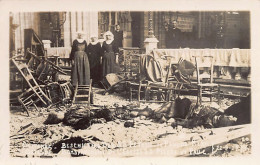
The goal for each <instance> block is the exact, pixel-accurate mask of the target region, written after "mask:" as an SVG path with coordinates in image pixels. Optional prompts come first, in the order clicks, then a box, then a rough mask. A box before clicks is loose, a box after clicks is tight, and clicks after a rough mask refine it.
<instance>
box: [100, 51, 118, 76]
mask: <svg viewBox="0 0 260 165" xmlns="http://www.w3.org/2000/svg"><path fill="white" fill-rule="evenodd" d="M115 61H116V59H115V54H114V53H113V52H105V54H104V57H103V58H102V68H103V69H102V71H103V72H102V73H103V77H105V76H106V75H107V74H109V73H115V64H116V62H115Z"/></svg>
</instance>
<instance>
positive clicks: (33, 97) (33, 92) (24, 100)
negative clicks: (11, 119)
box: [11, 57, 52, 116]
mask: <svg viewBox="0 0 260 165" xmlns="http://www.w3.org/2000/svg"><path fill="white" fill-rule="evenodd" d="M11 60H12V62H13V63H14V65H15V66H16V68H17V69H18V70H19V72H20V73H21V75H22V76H23V78H24V79H25V81H26V82H27V84H28V86H29V89H27V90H26V91H25V92H24V93H22V94H21V95H19V96H18V101H19V102H20V103H21V105H22V106H23V108H24V110H25V111H26V112H27V114H28V116H29V112H28V107H29V106H31V105H33V106H35V107H36V108H37V106H36V103H37V102H39V101H40V102H42V103H43V104H44V105H45V106H49V105H50V104H52V101H51V99H50V98H49V97H48V96H47V95H46V94H45V93H44V92H43V90H42V88H41V87H40V85H39V84H38V83H37V82H36V80H35V79H34V77H33V75H32V73H31V71H30V70H29V68H28V66H27V65H26V64H25V63H19V62H17V61H15V57H14V58H12V59H11Z"/></svg>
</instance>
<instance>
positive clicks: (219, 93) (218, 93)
mask: <svg viewBox="0 0 260 165" xmlns="http://www.w3.org/2000/svg"><path fill="white" fill-rule="evenodd" d="M218 104H220V86H219V85H218Z"/></svg>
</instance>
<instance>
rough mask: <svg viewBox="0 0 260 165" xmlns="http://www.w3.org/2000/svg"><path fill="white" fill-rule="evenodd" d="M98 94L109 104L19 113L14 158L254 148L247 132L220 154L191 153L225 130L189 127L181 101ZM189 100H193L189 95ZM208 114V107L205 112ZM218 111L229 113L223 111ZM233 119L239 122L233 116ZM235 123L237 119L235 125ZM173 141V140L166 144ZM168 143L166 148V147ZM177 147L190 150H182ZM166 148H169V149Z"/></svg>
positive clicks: (198, 125)
mask: <svg viewBox="0 0 260 165" xmlns="http://www.w3.org/2000/svg"><path fill="white" fill-rule="evenodd" d="M96 90H97V91H98V90H99V89H96ZM98 93H99V92H97V93H96V95H97V96H96V97H95V98H97V99H96V101H97V102H99V103H100V105H104V106H101V107H92V109H89V108H88V107H82V106H71V107H65V106H61V107H59V108H55V107H53V108H51V109H49V112H47V111H46V108H41V109H40V112H39V111H37V110H35V109H30V113H31V117H25V116H18V115H14V114H13V115H12V116H11V123H10V125H11V136H10V147H11V150H10V152H11V155H12V156H14V157H19V156H20V157H56V156H58V157H60V156H104V155H105V156H111V155H112V156H129V154H130V153H131V154H130V156H131V155H132V156H133V155H135V154H132V152H130V151H131V150H133V148H134V151H136V150H138V151H139V150H140V149H141V151H139V156H142V155H143V154H145V153H146V151H145V149H149V150H151V153H153V154H155V155H160V154H166V155H167V152H166V153H165V152H163V151H159V150H154V148H160V149H162V150H163V149H164V148H165V147H166V146H169V145H170V144H173V143H174V144H180V145H181V144H182V143H184V142H185V146H172V147H171V149H172V150H174V151H177V150H181V151H183V153H182V154H181V153H171V155H168V156H173V155H176V156H181V155H182V156H231V155H232V154H235V153H237V154H238V153H240V154H250V152H251V142H250V136H248V134H247V133H246V134H243V135H244V136H243V137H244V138H243V140H242V138H238V137H235V138H233V139H231V140H230V142H227V141H225V142H226V143H225V144H224V145H223V146H221V149H219V148H218V150H216V151H215V150H214V152H207V154H203V153H199V152H195V151H194V152H190V151H187V150H189V149H187V147H190V145H192V143H193V142H194V141H202V142H203V141H205V140H206V141H207V140H210V137H212V138H213V137H214V136H220V135H221V136H223V132H221V133H218V131H217V130H216V131H215V129H216V128H215V129H213V127H214V125H213V126H211V127H209V125H208V123H207V124H206V125H205V123H198V122H195V125H193V126H191V125H187V121H189V120H191V118H189V117H187V116H188V115H189V116H190V115H191V114H190V113H189V112H187V114H188V115H187V116H185V114H178V112H177V111H175V113H174V109H175V108H173V107H175V106H174V104H176V102H173V103H166V104H163V105H161V104H149V103H147V104H141V105H138V104H135V103H133V102H131V103H130V102H127V101H125V100H124V98H122V97H120V96H119V95H117V94H116V93H115V94H114V95H110V96H109V97H110V102H106V101H107V100H105V99H104V98H106V97H108V96H106V95H101V94H98ZM111 100H112V101H111ZM113 100H117V104H114V102H113ZM181 100H183V99H181ZM184 100H186V101H185V102H189V101H188V100H189V99H188V100H187V98H186V99H184ZM191 100H192V99H191ZM224 101H226V102H224ZM230 101H231V100H228V99H225V100H223V102H222V104H223V105H226V106H227V104H234V103H235V102H230ZM192 102H193V101H190V102H189V104H190V105H193V104H192ZM229 106H230V105H229ZM181 107H185V106H181ZM206 107H209V106H206ZM225 108H226V107H225ZM210 109H211V110H209V109H207V108H206V110H208V111H214V113H215V110H216V109H214V108H212V107H211V108H210ZM205 112H206V111H203V113H202V114H204V113H205ZM16 114H21V112H16ZM195 114H197V115H199V114H200V113H195ZM175 115H177V117H178V118H176V117H175ZM181 115H184V116H181ZM218 115H224V113H223V112H219V111H218V114H217V116H218ZM183 117H184V118H183ZM204 117H205V115H204ZM195 118H196V117H195ZM205 121H208V120H206V119H205ZM231 121H234V120H233V118H232V119H231ZM225 122H226V121H225ZM225 122H224V123H225ZM188 123H189V122H188ZM192 123H194V122H192ZM17 124H19V125H17ZM229 124H230V123H229ZM235 124H236V123H235V122H233V123H231V124H230V125H235ZM207 126H208V127H207ZM226 126H228V125H226ZM205 127H207V128H209V129H205ZM227 128H229V127H227ZM219 129H220V128H219ZM234 130H236V129H234ZM226 133H228V131H227V132H226ZM235 134H237V133H235ZM229 136H230V135H229ZM225 140H226V139H225ZM167 143H170V144H169V145H166V144H167ZM163 144H164V145H165V146H164V147H162V146H160V145H163ZM144 145H145V147H144ZM176 147H182V148H183V147H184V148H183V149H182V148H181V149H179V148H178V149H176ZM185 147H186V148H185ZM207 147H208V146H205V147H204V148H206V149H205V151H207V150H208V149H207ZM216 147H217V146H216ZM136 148H137V149H136ZM135 149H136V150H135ZM128 150H130V151H128ZM166 150H169V148H167V147H166V149H165V151H166ZM122 151H126V152H122ZM242 151H243V152H242ZM187 152H188V153H187ZM134 153H135V152H134ZM137 153H138V152H137ZM151 153H150V154H151ZM147 154H149V153H147ZM168 154H170V152H169V153H168ZM237 154H236V155H237Z"/></svg>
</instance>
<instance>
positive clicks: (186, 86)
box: [169, 58, 197, 98]
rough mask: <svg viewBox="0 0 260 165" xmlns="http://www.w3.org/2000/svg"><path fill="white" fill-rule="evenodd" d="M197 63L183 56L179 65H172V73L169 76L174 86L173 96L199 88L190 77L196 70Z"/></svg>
mask: <svg viewBox="0 0 260 165" xmlns="http://www.w3.org/2000/svg"><path fill="white" fill-rule="evenodd" d="M195 69H196V67H195V65H194V64H193V63H192V62H190V61H187V60H184V59H183V58H180V59H179V61H178V64H177V65H173V66H172V75H171V76H170V77H169V82H170V84H171V86H172V87H173V97H174V98H176V97H177V95H178V96H180V93H182V92H191V91H194V90H197V88H196V86H195V85H194V84H192V82H191V80H190V77H191V76H192V74H193V72H194V71H195Z"/></svg>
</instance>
